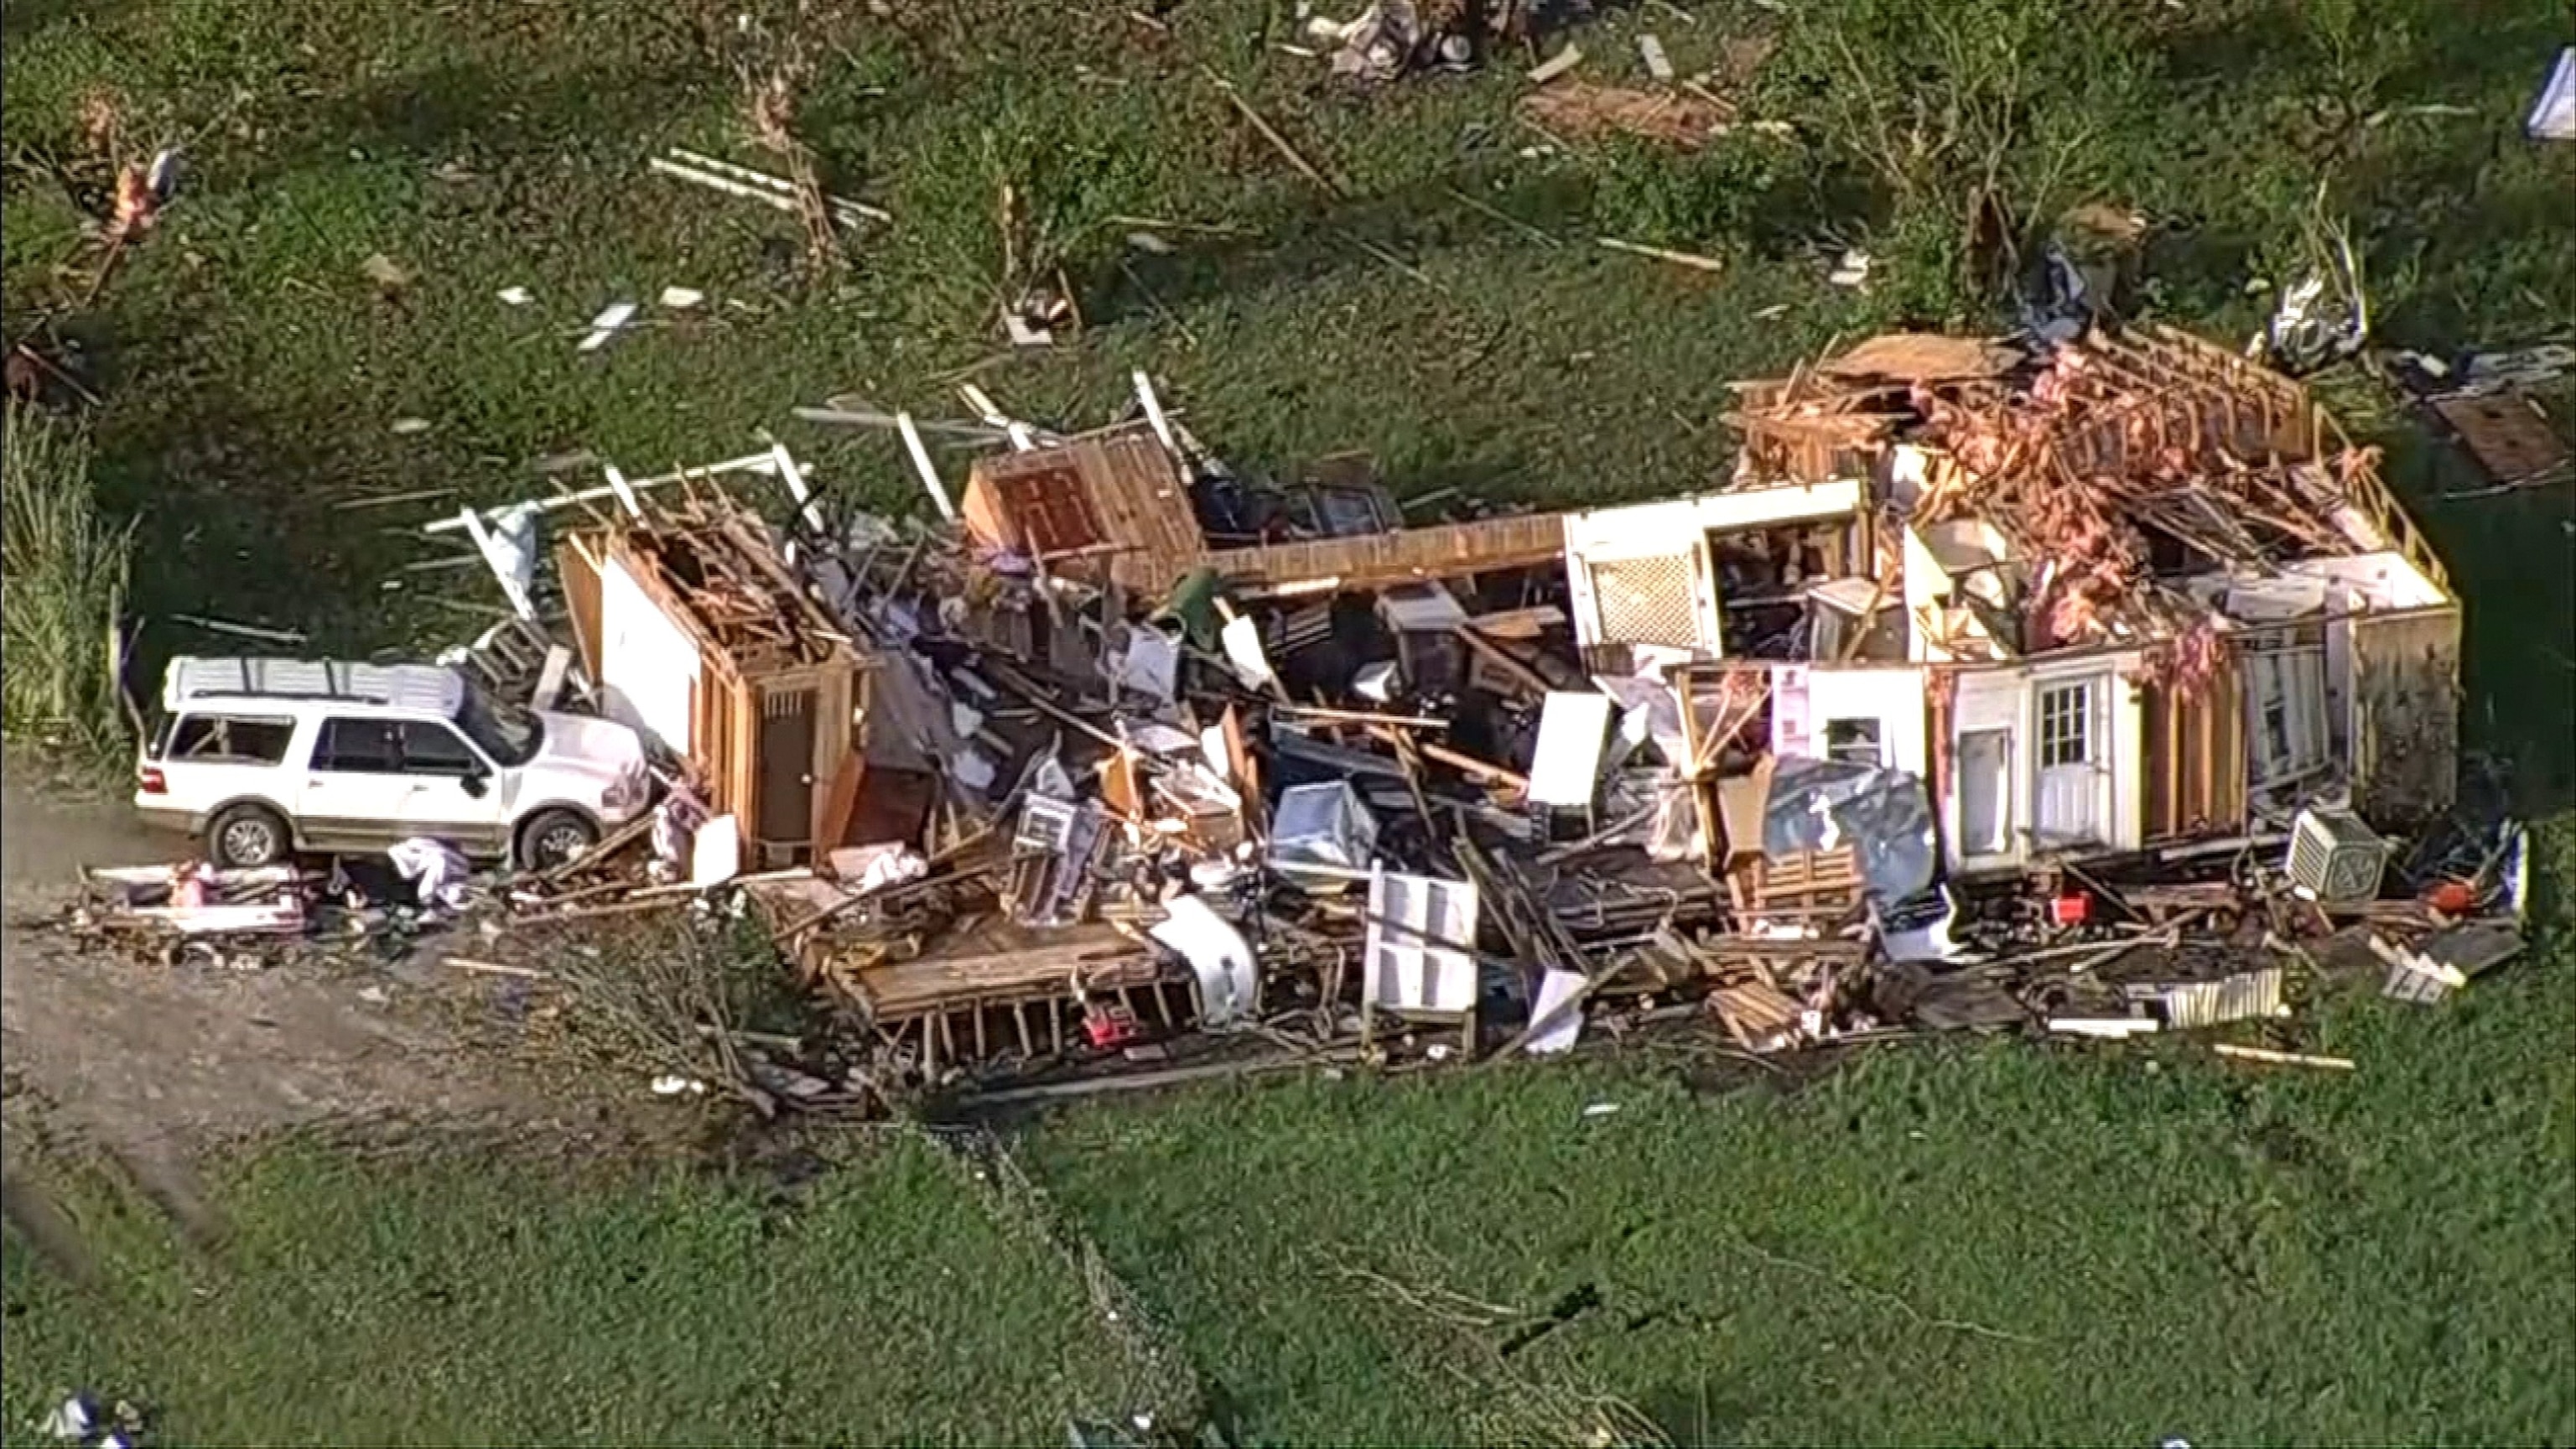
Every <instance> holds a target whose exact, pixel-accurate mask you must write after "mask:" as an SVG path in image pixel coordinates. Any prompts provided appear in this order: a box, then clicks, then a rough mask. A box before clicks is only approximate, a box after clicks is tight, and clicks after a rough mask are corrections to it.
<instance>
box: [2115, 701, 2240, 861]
mask: <svg viewBox="0 0 2576 1449" xmlns="http://www.w3.org/2000/svg"><path fill="white" fill-rule="evenodd" d="M2241 667H2242V666H2241V664H2240V663H2239V662H2238V661H2237V660H2235V659H2232V658H2231V659H2230V660H2229V661H2228V662H2227V664H2226V665H2225V666H2224V667H2222V668H2221V669H2220V670H2219V671H2218V672H2217V674H2216V675H2214V676H2212V677H2211V678H2210V679H2209V680H2207V681H2206V682H2205V683H2204V684H2203V686H2202V687H2201V688H2200V689H2199V690H2198V691H2196V692H2193V693H2185V692H2183V691H2182V690H2179V689H2177V688H2175V687H2174V686H2172V685H2170V684H2164V683H2158V682H2154V681H2150V682H2148V683H2147V684H2145V685H2143V686H2142V687H2141V695H2142V698H2141V700H2140V703H2139V708H2140V713H2141V714H2142V716H2143V725H2144V733H2145V738H2146V781H2145V784H2146V796H2147V798H2146V802H2145V813H2146V832H2145V833H2146V839H2147V842H2148V843H2149V844H2154V843H2156V842H2159V841H2167V840H2176V839H2184V838H2188V837H2192V836H2200V835H2232V834H2234V833H2236V832H2237V831H2239V830H2241V829H2243V828H2244V824H2245V695H2244V688H2243V684H2242V681H2241V677H2240V671H2241Z"/></svg>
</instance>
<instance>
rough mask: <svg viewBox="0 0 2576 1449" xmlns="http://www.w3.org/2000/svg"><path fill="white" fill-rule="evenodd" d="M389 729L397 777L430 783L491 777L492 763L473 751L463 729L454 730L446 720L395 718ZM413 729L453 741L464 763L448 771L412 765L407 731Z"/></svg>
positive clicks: (476, 750) (408, 732)
mask: <svg viewBox="0 0 2576 1449" xmlns="http://www.w3.org/2000/svg"><path fill="white" fill-rule="evenodd" d="M393 727H394V758H395V768H396V770H397V771H398V772H399V773H401V774H405V775H412V776H417V777H419V778H422V779H430V780H468V779H480V778H487V777H489V776H490V775H491V774H492V762H491V761H490V760H489V759H487V758H485V756H484V754H483V751H482V750H480V749H478V748H476V747H475V744H474V742H473V741H472V740H469V739H467V738H466V737H465V732H464V731H463V730H461V729H458V728H457V727H456V726H455V725H454V724H452V723H450V722H448V721H446V720H437V719H398V720H395V721H393ZM413 730H434V731H436V732H438V733H440V734H443V735H445V736H446V737H447V738H448V740H450V741H451V742H453V743H454V744H455V746H456V747H457V749H458V750H460V751H461V752H462V753H463V755H464V760H463V763H462V767H461V768H448V767H444V766H442V767H439V768H434V769H424V768H420V767H418V766H416V765H414V764H413V763H412V757H411V732H412V731H413Z"/></svg>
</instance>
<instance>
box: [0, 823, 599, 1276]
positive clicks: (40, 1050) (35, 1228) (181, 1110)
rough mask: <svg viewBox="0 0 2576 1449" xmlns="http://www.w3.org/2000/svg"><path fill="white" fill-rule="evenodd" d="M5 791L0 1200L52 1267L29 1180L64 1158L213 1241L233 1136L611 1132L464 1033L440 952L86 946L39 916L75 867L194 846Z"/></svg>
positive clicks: (71, 887) (50, 907)
mask: <svg viewBox="0 0 2576 1449" xmlns="http://www.w3.org/2000/svg"><path fill="white" fill-rule="evenodd" d="M13 773H14V772H13ZM0 784H5V792H0V793H5V809H6V813H5V818H0V879H5V899H0V952H4V953H5V954H0V966H5V969H0V1067H5V1078H6V1081H5V1118H6V1124H7V1128H8V1131H7V1152H6V1157H7V1194H6V1195H7V1206H8V1214H9V1217H10V1219H11V1220H12V1221H13V1222H15V1223H17V1224H18V1225H19V1226H20V1227H21V1228H22V1229H24V1230H26V1231H27V1232H29V1233H30V1234H31V1235H32V1236H34V1237H35V1238H36V1239H37V1240H38V1241H39V1242H40V1243H43V1244H45V1245H46V1246H47V1248H48V1250H49V1252H51V1253H52V1255H53V1256H55V1257H57V1258H58V1259H64V1260H68V1261H70V1262H71V1264H72V1265H73V1266H74V1267H77V1258H78V1253H77V1245H76V1244H68V1243H65V1242H64V1241H62V1237H61V1233H60V1232H59V1231H58V1230H59V1228H60V1224H58V1223H55V1222H53V1221H52V1219H53V1218H54V1217H55V1216H56V1215H55V1214H53V1213H52V1212H51V1211H50V1209H49V1206H48V1203H47V1201H46V1197H47V1195H46V1194H45V1192H44V1191H43V1188H42V1182H43V1179H44V1176H45V1170H44V1164H45V1158H46V1157H47V1156H48V1155H49V1154H51V1153H54V1152H57V1151H62V1150H72V1151H81V1152H85V1153H99V1152H103V1153H105V1154H107V1155H109V1156H110V1157H112V1158H114V1159H115V1160H116V1161H118V1162H120V1163H121V1164H123V1166H124V1167H125V1168H126V1169H127V1170H128V1171H129V1172H131V1174H132V1175H133V1176H134V1178H135V1179H136V1180H137V1181H138V1182H139V1183H140V1184H141V1185H142V1186H143V1187H144V1188H146V1189H147V1190H148V1191H150V1192H151V1193H152V1194H153V1195H154V1196H155V1197H157V1198H159V1199H160V1200H161V1201H162V1203H163V1205H164V1206H166V1207H168V1208H169V1209H170V1210H171V1212H172V1214H173V1215H174V1216H175V1217H177V1218H178V1219H179V1220H180V1221H181V1222H182V1223H183V1224H184V1225H186V1226H188V1227H189V1228H190V1229H191V1230H196V1231H206V1232H212V1231H216V1230H217V1229H218V1225H216V1224H214V1223H213V1222H212V1220H211V1219H210V1217H209V1216H208V1214H207V1212H206V1210H205V1209H204V1207H203V1200H204V1196H205V1195H204V1193H203V1192H202V1190H201V1189H200V1188H199V1186H198V1177H197V1173H196V1171H195V1168H194V1164H195V1163H196V1162H197V1161H199V1160H200V1159H201V1158H202V1157H203V1155H204V1154H205V1153H206V1152H208V1151H209V1150H211V1149H214V1148H217V1147H220V1146H222V1145H225V1144H228V1143H232V1142H236V1141H240V1140H243V1139H248V1138H255V1137H260V1136H263V1135H267V1134H271V1133H275V1132H278V1131H283V1130H290V1129H295V1128H302V1127H315V1126H323V1125H339V1124H352V1123H355V1124H371V1125H374V1126H381V1127H386V1128H392V1127H397V1126H398V1127H402V1128H416V1127H433V1128H439V1129H449V1128H457V1129H463V1130H467V1131H470V1132H480V1131H487V1130H488V1131H495V1132H507V1133H509V1134H510V1135H513V1136H519V1135H525V1134H527V1133H530V1132H553V1131H561V1132H563V1133H564V1134H566V1135H568V1136H581V1137H588V1136H593V1135H596V1134H597V1133H599V1132H600V1131H602V1130H604V1129H606V1130H613V1129H614V1128H615V1126H616V1125H617V1124H615V1123H614V1122H611V1121H609V1120H607V1119H606V1118H604V1117H603V1115H602V1107H601V1104H600V1102H599V1101H598V1099H597V1098H596V1096H595V1095H594V1094H591V1093H587V1092H567V1091H565V1090H564V1084H562V1083H559V1082H549V1081H543V1080H540V1079H539V1077H538V1074H537V1073H536V1072H535V1071H533V1070H532V1069H531V1068H529V1067H528V1066H526V1065H525V1064H523V1063H520V1062H516V1061H512V1060H508V1059H506V1058H504V1057H502V1056H499V1055H497V1054H496V1053H495V1052H494V1051H493V1050H492V1049H491V1046H490V1044H489V1043H481V1044H476V1043H470V1042H468V1041H467V1040H465V1039H464V1038H462V1037H461V1036H460V1035H459V1034H458V1033H457V1031H456V1030H455V1029H454V1026H453V1022H454V1020H455V1017H454V1015H453V1013H452V1012H450V1011H445V1010H442V1009H441V1008H440V1004H439V1001H438V998H439V996H440V994H441V985H442V984H441V983H439V982H437V981H436V980H435V976H436V973H437V969H438V968H437V966H436V964H435V962H434V961H423V962H420V963H417V964H415V965H413V966H411V967H408V968H405V969H402V970H398V971H381V970H360V971H354V972H336V973H335V972H325V971H322V970H319V969H315V968H309V967H304V966H285V967H273V968H270V969H266V970H258V971H235V970H228V969H223V968H219V967H209V966H203V965H193V964H192V965H185V966H179V967H168V966H162V965H158V964H148V963H145V962H142V961H138V960H136V959H133V958H131V957H128V956H125V955H122V954H118V953H115V952H106V951H97V950H84V949H82V948H81V947H80V946H79V945H78V944H77V943H76V942H74V941H73V940H72V939H70V938H69V937H67V936H66V935H64V934H62V933H61V932H59V931H56V930H54V929H52V928H51V927H50V926H49V924H48V922H49V920H50V919H51V918H52V917H53V916H54V915H55V913H57V912H59V911H60V910H61V909H62V908H63V907H64V905H65V904H66V903H68V902H69V901H70V900H71V899H72V898H73V897H74V896H75V895H76V894H77V890H78V884H77V883H78V880H79V871H80V869H81V868H82V867H84V866H96V865H129V864H141V863H147V862H153V861H162V860H171V859H176V858H179V857H180V856H182V855H183V854H185V853H186V851H187V849H188V846H187V842H186V841H184V840H182V839H179V838H177V837H174V836H170V835H166V834H162V833H159V832H155V831H150V830H147V829H145V828H144V827H142V826H141V825H140V823H139V822H137V821H136V820H135V819H134V818H133V816H132V815H131V814H130V813H129V812H128V810H127V807H126V806H125V804H124V802H122V801H119V800H113V799H104V800H101V799H87V798H81V797H79V796H76V795H70V794H66V793H64V792H61V791H57V790H53V789H51V788H45V787H38V786H34V785H29V784H25V783H23V782H22V781H20V780H18V779H8V780H5V781H0ZM447 985H448V986H449V987H450V989H451V990H452V989H454V987H453V983H448V984H447ZM467 989H470V988H467ZM448 1000H449V1001H450V1002H451V1003H452V1000H453V997H452V996H450V997H449V998H448ZM619 1135H624V1134H619Z"/></svg>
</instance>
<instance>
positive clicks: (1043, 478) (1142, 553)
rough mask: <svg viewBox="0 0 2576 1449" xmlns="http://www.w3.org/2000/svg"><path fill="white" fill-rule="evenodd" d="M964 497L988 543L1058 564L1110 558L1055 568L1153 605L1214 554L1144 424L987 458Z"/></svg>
mask: <svg viewBox="0 0 2576 1449" xmlns="http://www.w3.org/2000/svg"><path fill="white" fill-rule="evenodd" d="M966 492H967V497H968V499H969V500H970V502H969V506H968V508H967V510H966V518H967V522H968V525H969V526H970V527H971V528H973V529H974V530H975V531H976V533H977V535H978V536H979V537H983V538H984V539H985V540H986V541H987V542H993V543H999V544H1001V545H1003V546H1005V547H1009V548H1014V549H1018V550H1020V551H1023V552H1031V551H1034V552H1036V553H1039V554H1041V555H1043V556H1047V557H1049V558H1051V559H1063V560H1074V561H1079V560H1085V559H1105V560H1106V563H1105V565H1104V564H1101V563H1096V562H1066V563H1063V564H1061V565H1060V566H1059V567H1058V569H1057V571H1058V572H1062V573H1066V574H1069V575H1074V576H1081V575H1084V574H1098V575H1104V576H1106V577H1109V578H1114V579H1115V580H1116V581H1117V582H1118V584H1119V585H1120V586H1121V587H1123V588H1126V589H1130V590H1133V591H1134V592H1136V593H1137V594H1139V595H1142V596H1144V597H1148V598H1161V597H1162V596H1163V594H1164V593H1165V591H1167V590H1169V589H1170V588H1171V587H1172V585H1173V584H1174V583H1176V582H1178V581H1179V580H1180V578H1181V577H1182V576H1183V575H1184V574H1187V573H1188V572H1189V571H1190V570H1191V569H1192V568H1194V567H1196V566H1197V563H1198V560H1199V556H1200V555H1201V554H1203V553H1205V552H1206V551H1207V537H1206V535H1205V534H1204V533H1203V532H1201V530H1200V528H1199V520H1198V510H1197V508H1196V506H1195V505H1194V504H1193V503H1192V501H1191V498H1190V489H1189V482H1188V480H1187V479H1186V478H1185V477H1183V476H1182V473H1181V468H1180V464H1179V463H1177V462H1176V461H1174V460H1173V458H1172V455H1171V453H1170V451H1169V450H1168V449H1166V448H1165V447H1164V446H1163V444H1162V440H1161V439H1159V438H1157V437H1156V436H1154V433H1153V430H1152V429H1151V428H1148V427H1144V426H1141V425H1139V426H1135V427H1128V428H1115V429H1111V430H1108V431H1106V432H1099V433H1088V434H1085V435H1083V436H1082V437H1078V438H1071V439H1068V440H1066V441H1064V442H1062V443H1058V444H1055V445H1053V446H1049V447H1043V448H1032V449H1029V450H1027V451H1025V452H1017V453H1001V454H996V455H994V456H992V457H987V458H980V459H978V460H976V463H975V469H974V472H973V474H972V476H971V477H970V478H969V479H968V481H967V485H966ZM1084 540H1089V541H1088V542H1085V541H1084Z"/></svg>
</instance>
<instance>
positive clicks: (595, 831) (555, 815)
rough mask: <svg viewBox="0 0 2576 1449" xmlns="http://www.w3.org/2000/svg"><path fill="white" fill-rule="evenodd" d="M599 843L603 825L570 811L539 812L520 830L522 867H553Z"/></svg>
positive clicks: (522, 868) (524, 868) (541, 869)
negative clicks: (600, 825)
mask: <svg viewBox="0 0 2576 1449" xmlns="http://www.w3.org/2000/svg"><path fill="white" fill-rule="evenodd" d="M598 843H599V827H598V826H595V825H593V824H591V823H590V820H589V818H588V817H586V816H582V815H578V814H575V813H574V812H572V811H570V810H545V811H540V812H538V814H537V816H536V818H535V819H533V820H530V821H529V822H528V823H527V824H526V825H525V826H524V827H522V828H521V829H520V831H519V851H518V855H519V868H520V869H521V870H532V871H544V870H552V869H554V868H555V867H556V866H559V865H562V864H564V863H565V862H566V861H569V860H571V859H572V858H573V857H575V856H577V855H579V854H581V853H582V852H583V851H585V850H588V849H590V848H591V847H592V846H594V845H597V844H598Z"/></svg>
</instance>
